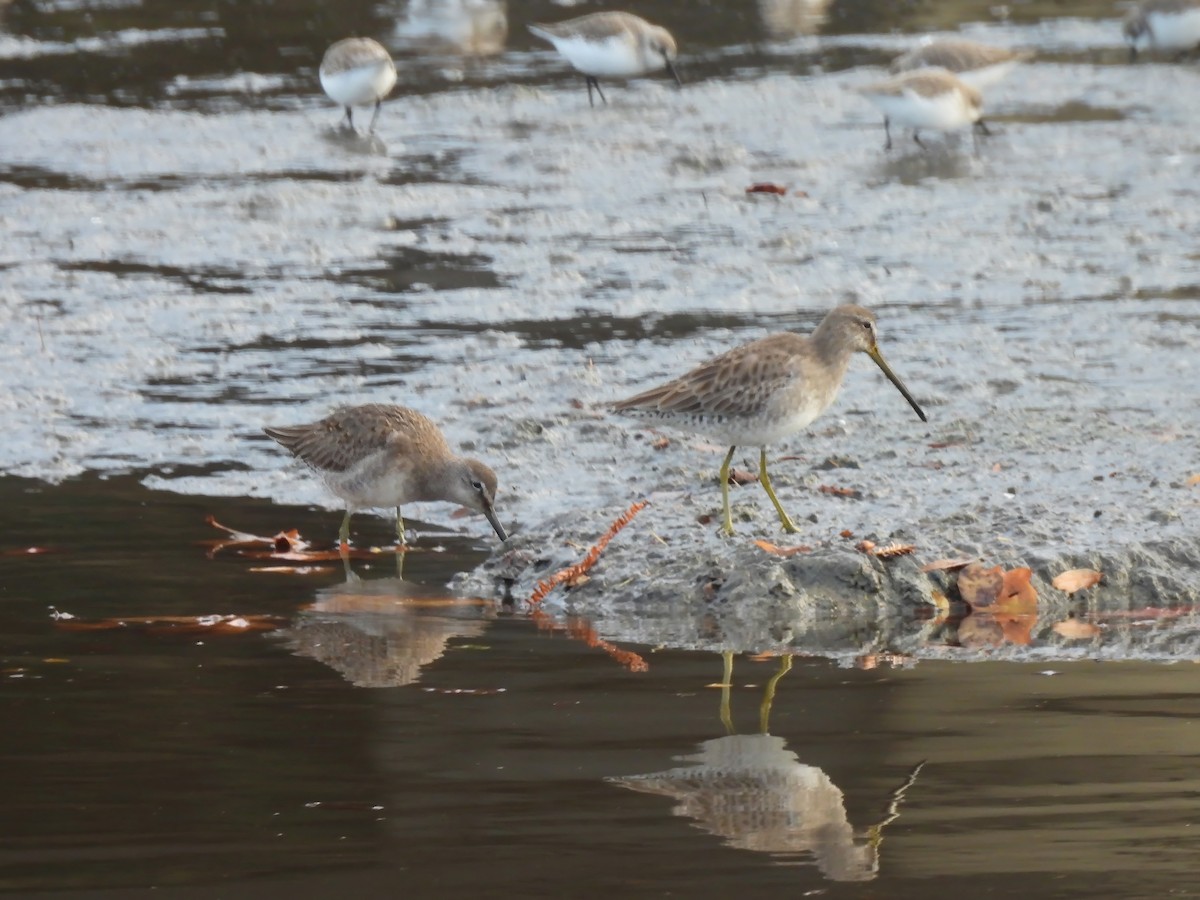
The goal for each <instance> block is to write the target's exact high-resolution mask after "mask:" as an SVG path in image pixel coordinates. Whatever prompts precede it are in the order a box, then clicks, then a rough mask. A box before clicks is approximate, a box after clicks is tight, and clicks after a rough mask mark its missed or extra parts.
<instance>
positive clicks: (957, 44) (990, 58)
mask: <svg viewBox="0 0 1200 900" xmlns="http://www.w3.org/2000/svg"><path fill="white" fill-rule="evenodd" d="M1032 56H1033V54H1032V53H1030V52H1029V51H1027V50H1009V49H1008V48H1006V47H993V46H992V45H991V44H981V43H979V42H978V41H968V40H964V39H962V38H944V39H942V40H937V41H929V42H928V43H924V44H921V45H920V46H919V47H916V48H914V49H912V50H909V51H908V52H907V53H904V54H902V55H900V56H897V57H896V58H895V59H894V60H892V72H893V74H897V75H898V74H900V73H901V72H911V71H912V70H913V69H927V68H930V67H939V66H940V67H941V68H943V69H948V70H949V71H951V72H953V73H954V74H955V75H957V76H958V77H959V78H960V79H961V80H962V81H963V82H965V83H966V84H970V85H973V86H974V87H976V88H979V89H980V90H983V89H984V88H986V87H989V86H991V85H993V84H995V83H996V82H997V81H999V80H1000V79H1001V78H1003V77H1004V76H1005V75H1007V74H1008V73H1009V72H1010V71H1012V69H1013V68H1014V67H1015V66H1016V65H1017V64H1018V63H1022V62H1025V61H1026V60H1028V59H1030V58H1031V57H1032Z"/></svg>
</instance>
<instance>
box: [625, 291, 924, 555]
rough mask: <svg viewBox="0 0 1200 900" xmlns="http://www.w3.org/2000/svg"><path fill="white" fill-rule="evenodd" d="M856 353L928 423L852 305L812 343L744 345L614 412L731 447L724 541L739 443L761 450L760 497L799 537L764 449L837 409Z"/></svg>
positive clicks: (868, 317)
mask: <svg viewBox="0 0 1200 900" xmlns="http://www.w3.org/2000/svg"><path fill="white" fill-rule="evenodd" d="M856 352H861V353H866V354H867V355H868V356H870V357H871V359H873V360H875V363H876V365H878V366H879V368H880V369H882V370H883V374H884V375H886V376H887V377H888V380H889V381H891V382H892V384H894V385H895V386H896V388H897V389H898V390H899V391H900V393H901V394H903V395H904V399H905V400H907V401H908V402H909V404H910V405H911V406H912V408H913V409H914V410H916V412H917V415H918V416H920V417H921V421H922V422H924V421H926V418H925V413H924V412H923V411H922V410H921V407H920V406H918V405H917V401H916V400H914V399H913V396H912V394H910V393H909V392H908V388H906V387H905V386H904V383H903V382H902V381H901V380H900V379H899V378H898V377H896V375H895V374H894V373H893V372H892V370H891V368H889V367H888V364H887V363H886V362H884V359H883V354H882V353H880V351H879V344H878V342H877V338H876V331H875V314H874V313H872V312H871V311H870V310H868V309H864V308H863V307H861V306H853V305H846V306H838V307H835V308H834V309H832V310H830V311H829V312H828V313H827V314H826V316H825V318H824V319H822V320H821V324H820V325H818V326H817V327H816V330H815V331H813V333H812V334H810V335H808V336H804V335H800V334H795V333H794V332H790V331H785V332H783V333H781V334H772V335H770V336H769V337H765V338H762V339H760V340H757V341H752V342H750V343H749V344H743V345H742V346H740V347H737V348H735V349H733V350H730V351H729V352H728V353H724V354H722V355H721V356H718V357H716V358H715V359H711V360H709V361H708V362H706V363H704V364H703V365H701V366H699V367H697V368H695V369H692V371H690V372H688V373H687V374H686V375H682V376H680V377H679V378H676V379H675V380H674V381H668V382H667V383H666V384H663V385H659V386H658V387H656V388H651V389H650V390H648V391H646V392H644V393H641V394H638V395H637V396H636V397H630V398H629V399H628V400H622V401H620V402H619V403H615V404H613V407H612V408H613V409H614V410H615V411H617V412H620V413H625V414H627V415H631V416H634V417H636V418H640V419H645V420H649V421H653V422H661V423H663V424H664V425H673V426H676V427H679V428H683V429H686V430H688V431H695V432H700V433H702V434H708V435H711V436H712V437H714V438H717V439H718V440H721V441H723V442H724V443H726V444H729V445H730V446H729V452H728V453H727V454H725V462H723V463H722V464H721V474H720V478H721V500H722V502H723V504H724V510H725V518H724V523H723V527H724V529H725V533H726V534H733V518H732V516H731V515H730V512H729V464H730V463H731V462H732V461H733V451H734V450H735V449H736V448H737V446H738V445H739V444H743V445H744V444H749V445H751V446H757V447H759V448H760V452H759V480H760V481H761V482H762V486H763V490H765V491H766V492H767V496H768V497H770V498H771V503H772V504H774V506H775V511H776V512H777V513H778V514H779V521H780V522H781V523H782V524H783V528H784V530H785V531H792V532H794V531H796V530H797V528H796V525H795V523H793V522H792V520H791V518H789V516H788V514H787V513H786V512H785V511H784V509H783V504H781V503H780V502H779V498H778V497H776V496H775V491H774V490H773V489H772V488H771V479H770V476H769V475H768V474H767V445H768V444H774V443H776V442H777V441H781V440H783V439H784V438H785V437H787V436H788V435H791V434H794V433H795V432H797V431H799V430H800V429H801V428H804V427H805V426H806V425H808V424H810V423H811V422H812V421H813V420H814V419H816V418H817V416H819V415H821V413H823V412H824V411H825V410H826V409H827V408H828V407H829V405H830V404H831V403H833V400H834V398H835V397H836V396H837V392H838V389H839V388H840V387H841V386H842V379H843V378H844V377H845V375H846V369H847V368H848V367H849V365H850V357H851V356H853V355H854V354H855V353H856Z"/></svg>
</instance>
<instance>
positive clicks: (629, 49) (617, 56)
mask: <svg viewBox="0 0 1200 900" xmlns="http://www.w3.org/2000/svg"><path fill="white" fill-rule="evenodd" d="M528 27H529V30H530V31H531V32H532V33H533V34H534V35H536V36H537V37H540V38H542V39H544V40H547V41H549V42H550V43H552V44H553V45H554V49H555V50H557V51H558V52H559V53H561V54H562V55H563V56H564V57H565V58H566V60H567V62H569V63H570V64H571V65H572V66H573V67H574V68H575V69H576V70H577V71H578V72H581V73H582V74H583V77H584V78H585V79H586V80H587V92H588V103H590V104H592V105H593V106H595V105H596V101H595V100H593V99H592V88H595V89H596V93H598V94H599V95H600V99H601V100H603V101H604V102H605V103H608V98H606V97H605V96H604V91H602V90H600V82H599V81H598V80H597V79H599V78H633V77H635V76H637V75H645V74H646V73H647V72H657V71H658V70H659V69H666V70H667V71H668V72H670V73H671V77H673V78H674V79H675V83H676V84H677V85H679V86H680V87H682V86H683V82H682V81H680V80H679V73H678V72H676V71H675V55H676V53H677V49H676V47H675V38H673V37H672V36H671V32H669V31H667V29H665V28H660V27H659V26H657V25H651V24H650V23H649V22H647V21H646V20H645V19H643V18H640V17H639V16H635V15H633V14H632V13H627V12H598V13H590V14H589V15H586V16H579V17H578V18H576V19H568V20H567V21H565V22H556V23H554V24H553V25H541V24H536V25H530V26H528Z"/></svg>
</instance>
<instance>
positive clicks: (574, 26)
mask: <svg viewBox="0 0 1200 900" xmlns="http://www.w3.org/2000/svg"><path fill="white" fill-rule="evenodd" d="M633 18H634V17H633V16H632V15H630V14H629V13H624V12H595V13H588V14H587V15H586V16H579V17H577V18H574V19H568V20H567V21H565V22H555V23H553V24H550V25H547V24H544V23H542V22H538V23H536V24H534V25H531V26H530V29H531V30H533V31H534V33H535V34H536V33H537V32H538V31H543V32H545V33H546V34H547V35H553V36H554V37H557V38H569V37H578V38H582V39H583V40H585V41H606V40H608V39H609V38H611V37H613V36H614V35H617V34H620V33H621V32H623V31H624V32H631V33H636V29H634V28H633V26H632V24H631V21H630V20H632V19H633Z"/></svg>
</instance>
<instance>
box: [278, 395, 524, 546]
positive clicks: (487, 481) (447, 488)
mask: <svg viewBox="0 0 1200 900" xmlns="http://www.w3.org/2000/svg"><path fill="white" fill-rule="evenodd" d="M263 431H265V432H266V433H267V434H268V435H269V436H270V437H272V438H274V439H275V440H276V441H278V442H279V443H280V444H282V445H283V446H284V447H286V448H287V449H288V450H290V451H292V453H294V454H295V455H296V456H297V457H299V458H300V459H301V460H303V461H304V462H305V463H307V464H308V466H309V467H310V468H311V469H312V470H313V471H314V472H316V473H317V474H318V475H320V476H321V478H322V479H323V480H324V482H325V484H326V485H327V486H328V487H329V489H330V490H331V491H333V493H335V494H337V495H338V496H339V497H341V498H342V500H344V501H345V502H346V515H345V517H344V518H343V519H342V527H341V530H340V531H339V532H338V539H339V540H340V541H341V543H342V544H343V545H345V544H348V543H350V516H351V514H352V513H354V512H355V511H356V510H360V509H369V508H372V507H380V506H384V507H387V506H394V507H396V537H397V538H399V540H400V543H401V544H403V543H404V519H403V518H401V516H400V507H401V505H402V504H405V503H415V502H418V501H421V500H444V501H446V502H447V503H458V504H460V505H462V506H465V507H468V508H469V509H473V510H475V511H476V512H481V513H483V514H484V515H485V516H487V520H488V521H489V522H491V523H492V527H493V528H494V529H496V534H498V535H499V536H500V540H502V541H506V540H508V535H507V534H505V531H504V526H503V525H501V524H500V520H499V519H498V518H496V510H495V502H496V473H495V472H493V471H492V470H491V469H489V468H488V467H487V466H485V465H484V464H483V463H481V462H480V461H479V460H477V459H464V458H463V457H461V456H456V455H455V453H454V451H452V450H451V449H450V445H449V444H447V443H446V439H445V438H444V437H443V436H442V432H441V430H440V429H439V428H438V427H437V426H436V425H435V424H433V422H432V421H430V420H429V419H428V418H426V417H425V416H423V415H421V414H420V413H419V412H417V411H416V410H412V409H409V408H408V407H406V406H391V405H388V404H383V403H369V404H367V405H365V406H347V407H343V408H342V409H338V410H335V411H334V412H333V413H331V414H329V415H328V416H326V417H325V418H324V419H322V420H321V421H319V422H312V423H310V424H308V425H289V426H283V427H278V428H275V427H271V428H264V429H263Z"/></svg>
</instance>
